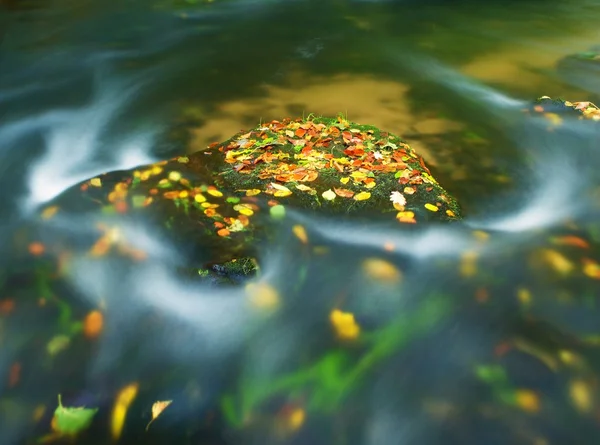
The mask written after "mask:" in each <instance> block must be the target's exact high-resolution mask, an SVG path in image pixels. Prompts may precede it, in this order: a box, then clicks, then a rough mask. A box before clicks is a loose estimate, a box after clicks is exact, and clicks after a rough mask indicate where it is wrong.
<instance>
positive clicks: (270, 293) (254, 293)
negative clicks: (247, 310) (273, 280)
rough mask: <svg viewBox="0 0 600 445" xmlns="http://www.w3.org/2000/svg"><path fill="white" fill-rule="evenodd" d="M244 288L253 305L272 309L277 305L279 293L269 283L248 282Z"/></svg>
mask: <svg viewBox="0 0 600 445" xmlns="http://www.w3.org/2000/svg"><path fill="white" fill-rule="evenodd" d="M245 289H246V295H248V298H249V300H250V303H252V305H253V306H255V307H258V308H260V309H274V308H276V307H277V306H278V305H279V293H278V292H277V289H275V288H274V287H273V286H271V285H270V284H269V283H265V282H258V283H248V284H247V285H246V288H245Z"/></svg>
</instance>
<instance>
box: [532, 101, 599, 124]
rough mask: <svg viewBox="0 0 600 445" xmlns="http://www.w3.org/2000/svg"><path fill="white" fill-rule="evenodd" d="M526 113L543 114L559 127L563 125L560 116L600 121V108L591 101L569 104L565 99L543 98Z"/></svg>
mask: <svg viewBox="0 0 600 445" xmlns="http://www.w3.org/2000/svg"><path fill="white" fill-rule="evenodd" d="M526 111H528V112H530V113H532V114H535V113H537V114H542V115H543V116H545V117H546V118H548V119H549V120H550V121H553V122H554V123H555V124H557V125H558V124H560V123H561V121H560V117H559V116H560V115H566V116H572V117H576V118H579V119H590V120H593V121H600V108H598V107H597V106H596V105H594V104H593V103H592V102H589V101H583V102H569V101H567V100H563V99H552V98H551V97H548V96H542V97H540V98H539V99H537V100H536V101H535V102H534V103H532V104H531V106H530V107H529V108H528V109H527V110H526Z"/></svg>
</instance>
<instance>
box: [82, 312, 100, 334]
mask: <svg viewBox="0 0 600 445" xmlns="http://www.w3.org/2000/svg"><path fill="white" fill-rule="evenodd" d="M103 325H104V317H103V315H102V312H100V311H98V310H95V311H91V312H89V313H88V314H87V315H86V317H85V319H84V320H83V334H84V335H85V336H86V337H87V338H89V339H94V338H97V337H98V336H99V335H100V333H101V332H102V327H103Z"/></svg>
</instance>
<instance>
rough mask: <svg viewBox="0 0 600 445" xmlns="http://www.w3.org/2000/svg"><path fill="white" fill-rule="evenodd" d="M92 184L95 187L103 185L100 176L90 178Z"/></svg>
mask: <svg viewBox="0 0 600 445" xmlns="http://www.w3.org/2000/svg"><path fill="white" fill-rule="evenodd" d="M90 185H93V186H94V187H102V180H101V179H100V178H92V179H90Z"/></svg>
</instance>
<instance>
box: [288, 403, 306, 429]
mask: <svg viewBox="0 0 600 445" xmlns="http://www.w3.org/2000/svg"><path fill="white" fill-rule="evenodd" d="M305 418H306V412H305V411H304V410H303V409H302V408H296V409H295V410H294V411H292V413H291V414H290V415H289V418H288V425H289V427H290V429H291V430H292V431H296V430H298V429H300V427H301V426H302V424H303V423H304V419H305Z"/></svg>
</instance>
